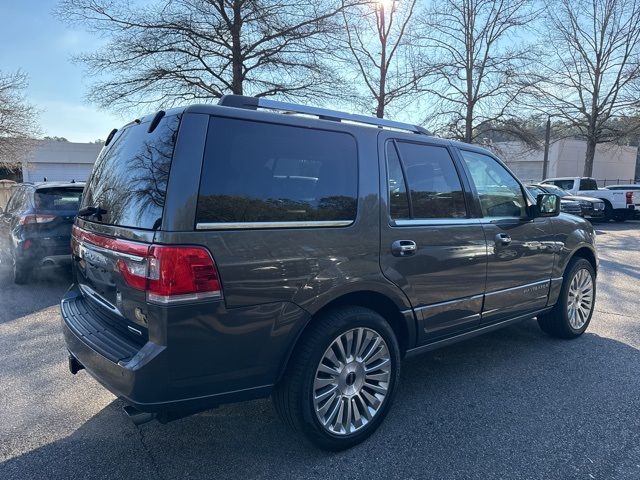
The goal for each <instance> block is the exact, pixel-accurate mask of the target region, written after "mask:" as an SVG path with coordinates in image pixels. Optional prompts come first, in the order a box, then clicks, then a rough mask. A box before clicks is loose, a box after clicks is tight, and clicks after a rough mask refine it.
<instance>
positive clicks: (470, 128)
mask: <svg viewBox="0 0 640 480" xmlns="http://www.w3.org/2000/svg"><path fill="white" fill-rule="evenodd" d="M535 15H536V12H535V10H534V2H533V1H532V0H439V1H434V2H433V3H432V4H431V6H430V7H429V8H427V9H426V11H425V12H423V14H422V15H421V18H420V20H421V21H420V25H421V26H420V36H421V43H422V45H423V48H424V49H425V50H426V51H428V52H430V63H431V65H432V69H433V71H432V74H431V75H430V76H429V79H430V81H431V82H432V83H431V85H429V86H428V87H427V88H426V89H425V90H426V91H427V93H428V96H427V98H428V99H429V101H430V103H429V104H430V105H433V107H432V108H431V109H430V114H431V115H430V118H433V119H434V123H435V124H436V128H435V129H436V130H439V131H440V132H442V133H443V134H444V135H446V136H451V137H453V138H456V139H458V140H462V141H464V142H468V143H471V142H474V141H476V140H477V139H478V138H479V137H480V136H485V135H487V134H489V133H491V132H493V131H498V132H501V133H507V134H510V135H512V136H514V137H517V138H521V139H524V140H527V141H530V140H531V136H530V135H529V134H528V132H526V131H525V130H524V129H523V126H522V125H523V124H522V123H521V122H520V121H519V119H518V100H519V99H520V98H521V96H522V94H523V93H524V92H526V91H527V89H528V88H530V86H531V82H532V77H531V75H530V71H531V66H532V65H533V55H532V47H531V45H529V44H527V43H526V42H524V41H523V39H522V36H520V34H521V33H522V32H523V30H524V29H525V28H527V26H528V25H529V24H530V23H531V22H533V21H534V19H535ZM443 119H444V121H443Z"/></svg>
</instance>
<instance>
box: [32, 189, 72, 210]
mask: <svg viewBox="0 0 640 480" xmlns="http://www.w3.org/2000/svg"><path fill="white" fill-rule="evenodd" d="M81 197H82V189H81V188H73V189H72V188H46V189H38V190H36V193H35V194H34V196H33V200H34V203H35V207H36V209H37V210H56V211H67V212H71V211H74V212H75V211H78V208H80V198H81Z"/></svg>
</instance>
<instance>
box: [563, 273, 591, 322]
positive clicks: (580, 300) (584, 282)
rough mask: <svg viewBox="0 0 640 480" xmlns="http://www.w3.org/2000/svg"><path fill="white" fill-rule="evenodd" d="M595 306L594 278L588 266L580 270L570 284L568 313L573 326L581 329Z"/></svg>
mask: <svg viewBox="0 0 640 480" xmlns="http://www.w3.org/2000/svg"><path fill="white" fill-rule="evenodd" d="M592 308H593V279H592V278H591V274H590V273H589V271H588V270H587V269H586V268H582V269H580V270H578V271H577V272H576V273H575V275H574V276H573V279H571V284H570V285H569V296H568V299H567V314H568V317H569V324H570V325H571V328H573V329H575V330H580V329H581V328H582V327H584V324H585V323H587V321H588V320H589V315H590V314H591V310H592Z"/></svg>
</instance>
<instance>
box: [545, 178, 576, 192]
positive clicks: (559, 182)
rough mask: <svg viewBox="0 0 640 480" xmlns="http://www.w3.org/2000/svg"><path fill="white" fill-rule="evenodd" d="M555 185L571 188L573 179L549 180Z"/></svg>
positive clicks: (564, 188) (565, 188) (563, 188)
mask: <svg viewBox="0 0 640 480" xmlns="http://www.w3.org/2000/svg"><path fill="white" fill-rule="evenodd" d="M547 183H552V184H553V185H555V186H556V187H560V188H561V189H562V190H571V189H572V188H573V180H552V181H551V182H547Z"/></svg>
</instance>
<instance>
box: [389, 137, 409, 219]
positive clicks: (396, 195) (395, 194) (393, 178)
mask: <svg viewBox="0 0 640 480" xmlns="http://www.w3.org/2000/svg"><path fill="white" fill-rule="evenodd" d="M387 172H388V174H387V176H388V178H387V182H388V188H389V211H390V213H391V218H394V219H401V218H405V219H407V218H411V214H410V212H409V199H408V198H407V186H406V184H405V180H404V175H403V174H402V167H401V166H400V157H398V152H397V151H396V147H395V145H394V143H393V142H387Z"/></svg>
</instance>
